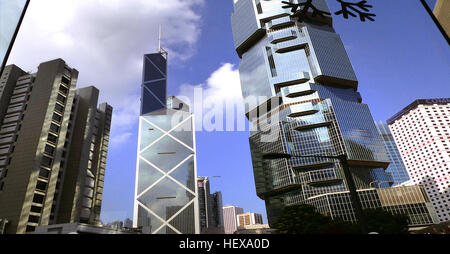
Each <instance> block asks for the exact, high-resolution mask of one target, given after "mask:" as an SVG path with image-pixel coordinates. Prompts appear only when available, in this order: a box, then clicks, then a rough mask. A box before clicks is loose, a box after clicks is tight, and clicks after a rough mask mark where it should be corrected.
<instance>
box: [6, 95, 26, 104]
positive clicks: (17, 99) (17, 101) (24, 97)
mask: <svg viewBox="0 0 450 254" xmlns="http://www.w3.org/2000/svg"><path fill="white" fill-rule="evenodd" d="M26 100H27V96H26V95H22V96H19V97H14V98H11V101H10V102H9V104H15V103H19V102H25V101H26Z"/></svg>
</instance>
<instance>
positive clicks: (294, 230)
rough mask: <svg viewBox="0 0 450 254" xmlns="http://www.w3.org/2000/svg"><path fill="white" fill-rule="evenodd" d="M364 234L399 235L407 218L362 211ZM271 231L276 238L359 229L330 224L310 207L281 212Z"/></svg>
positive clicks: (351, 225)
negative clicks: (277, 235)
mask: <svg viewBox="0 0 450 254" xmlns="http://www.w3.org/2000/svg"><path fill="white" fill-rule="evenodd" d="M364 216H365V218H366V224H367V230H368V232H377V233H379V234H401V233H406V232H407V230H408V227H407V226H408V217H407V216H405V215H393V214H391V213H390V212H387V211H385V210H383V209H381V208H378V209H368V210H364ZM273 228H275V229H277V230H278V233H279V234H359V233H360V232H361V231H360V225H359V224H352V223H348V222H344V221H342V220H340V219H338V218H335V219H334V220H333V219H331V217H329V216H325V215H323V214H321V213H318V212H316V209H315V208H314V207H313V206H310V205H296V206H289V207H286V208H285V209H284V211H283V212H282V214H281V215H280V216H279V218H278V220H277V222H276V223H275V224H274V225H273Z"/></svg>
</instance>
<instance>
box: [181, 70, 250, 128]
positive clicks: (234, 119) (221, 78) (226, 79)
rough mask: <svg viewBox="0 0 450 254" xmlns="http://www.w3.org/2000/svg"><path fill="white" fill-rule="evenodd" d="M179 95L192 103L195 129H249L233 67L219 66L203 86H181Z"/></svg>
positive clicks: (237, 79) (239, 84)
mask: <svg viewBox="0 0 450 254" xmlns="http://www.w3.org/2000/svg"><path fill="white" fill-rule="evenodd" d="M178 94H179V95H178V96H179V97H180V99H181V100H184V101H185V102H188V103H189V104H191V105H190V106H191V110H192V111H193V113H194V114H195V115H196V116H195V119H196V124H195V125H196V129H197V130H204V131H225V130H226V131H247V130H248V126H247V124H246V119H245V112H244V111H245V106H246V105H245V104H244V100H243V97H242V91H241V82H240V78H239V70H238V69H237V68H235V66H234V65H233V64H231V63H225V64H222V66H221V67H220V68H219V69H217V70H216V71H214V72H213V73H212V74H211V76H210V77H209V78H208V79H207V80H206V82H205V83H204V84H198V85H189V84H184V85H182V86H181V87H180V91H179V93H178ZM192 103H195V104H192Z"/></svg>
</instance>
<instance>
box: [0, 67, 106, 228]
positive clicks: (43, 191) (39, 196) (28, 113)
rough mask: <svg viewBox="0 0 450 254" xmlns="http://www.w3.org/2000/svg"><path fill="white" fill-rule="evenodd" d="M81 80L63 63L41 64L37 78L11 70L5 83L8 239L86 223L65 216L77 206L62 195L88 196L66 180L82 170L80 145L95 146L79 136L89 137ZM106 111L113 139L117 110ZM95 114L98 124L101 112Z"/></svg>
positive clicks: (2, 134) (3, 186) (0, 191)
mask: <svg viewBox="0 0 450 254" xmlns="http://www.w3.org/2000/svg"><path fill="white" fill-rule="evenodd" d="M77 79H78V71H77V70H76V69H73V68H70V67H69V66H68V65H67V64H66V63H65V62H64V60H62V59H56V60H52V61H49V62H45V63H42V64H40V65H39V68H38V71H37V73H34V74H29V73H26V72H24V71H23V70H21V69H20V68H19V67H17V66H15V65H10V66H7V67H6V68H5V72H4V73H3V75H2V77H1V78H0V83H1V87H2V89H1V92H0V93H1V95H0V99H1V100H0V105H1V108H0V112H2V113H0V117H1V118H0V123H1V127H0V150H1V151H0V153H1V155H0V171H1V173H0V204H1V205H0V218H2V219H6V220H7V221H8V224H7V225H6V227H5V233H7V234H15V233H19V234H21V233H28V232H33V231H34V230H35V228H36V227H37V226H43V225H49V224H55V223H56V222H57V221H59V222H62V223H68V222H79V221H80V220H79V219H78V217H76V216H70V219H68V216H66V214H64V211H65V210H64V209H60V208H63V207H66V206H67V204H68V203H70V202H71V201H70V199H67V198H65V199H62V198H61V196H62V195H61V193H64V194H67V193H68V192H75V193H77V195H79V194H78V193H79V192H80V191H84V190H83V189H80V188H75V189H74V188H70V187H68V186H66V182H65V180H67V182H69V180H68V179H69V178H70V177H65V176H66V175H70V174H71V172H73V171H76V170H81V169H79V168H76V165H74V164H71V163H68V162H69V160H70V159H71V157H72V156H74V154H79V153H80V147H81V146H79V144H80V143H82V144H84V143H86V142H91V140H86V139H83V140H81V141H80V140H79V139H80V137H82V138H84V136H82V135H80V134H79V133H80V132H82V133H85V131H84V130H83V128H76V126H83V124H84V125H86V121H84V120H85V119H83V118H82V117H81V116H82V115H84V112H83V108H82V107H79V104H80V103H79V102H80V101H82V99H80V98H82V96H80V91H83V90H80V91H78V92H77V91H76V90H75V86H76V83H77ZM87 89H90V90H93V91H94V90H96V89H95V88H87ZM96 96H98V91H97V94H96ZM96 100H97V99H95V103H96ZM94 107H96V104H95V105H94ZM102 110H103V111H104V114H105V115H108V118H109V120H105V121H103V124H102V125H101V126H102V128H103V129H102V132H101V133H100V134H101V135H104V138H105V139H108V135H109V125H110V121H111V112H112V108H111V107H110V106H108V105H107V104H105V105H104V106H103V109H102V108H100V109H99V111H102ZM90 114H91V115H93V118H95V117H96V115H97V111H93V112H91V113H90ZM98 115H99V116H100V115H101V112H100V113H98ZM78 116H80V117H78ZM92 129H93V128H92ZM106 129H107V130H106ZM92 131H94V130H92ZM106 143H107V142H106ZM106 146H107V144H106ZM99 151H102V150H99ZM96 154H98V152H97V153H96ZM101 155H103V154H101ZM99 156H100V155H98V156H97V157H95V156H94V157H95V158H94V157H93V158H89V155H88V156H87V157H86V156H85V157H84V158H81V159H82V160H84V163H88V162H87V161H88V160H89V161H91V160H92V159H100V158H101V157H99ZM105 159H106V155H105ZM105 159H101V161H104V160H105ZM94 161H95V160H94ZM91 163H92V162H91ZM103 168H104V167H103ZM84 171H85V172H86V168H85V169H84ZM100 171H101V170H99V173H100ZM103 171H104V170H103ZM99 179H100V177H98V180H99ZM95 181H97V179H95ZM99 183H100V182H99ZM94 187H95V186H94ZM94 189H95V188H93V192H95V191H94ZM97 192H98V191H97ZM77 195H75V196H77ZM75 207H76V208H73V210H79V209H81V208H80V207H81V205H79V204H77V206H75ZM59 212H62V213H63V214H61V213H59ZM93 217H95V216H93ZM93 221H95V220H94V219H92V220H89V221H86V222H88V223H92V222H93Z"/></svg>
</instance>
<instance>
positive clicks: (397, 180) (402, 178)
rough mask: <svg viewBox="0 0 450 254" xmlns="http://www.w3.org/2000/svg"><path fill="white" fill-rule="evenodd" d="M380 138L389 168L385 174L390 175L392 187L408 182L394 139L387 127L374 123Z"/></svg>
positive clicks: (381, 123)
mask: <svg viewBox="0 0 450 254" xmlns="http://www.w3.org/2000/svg"><path fill="white" fill-rule="evenodd" d="M375 124H376V126H377V129H378V132H379V133H380V135H381V138H382V139H383V141H384V147H385V148H386V151H387V153H388V156H389V162H390V164H389V167H388V168H387V169H386V172H388V173H389V174H391V175H392V177H393V179H394V186H396V185H399V184H402V183H404V182H407V181H409V180H410V178H409V175H408V170H407V169H406V167H405V164H404V163H403V160H402V156H401V155H400V151H399V150H398V147H397V144H396V143H395V140H394V137H393V136H392V133H391V130H390V129H389V126H388V125H387V124H385V123H383V122H380V123H375Z"/></svg>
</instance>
